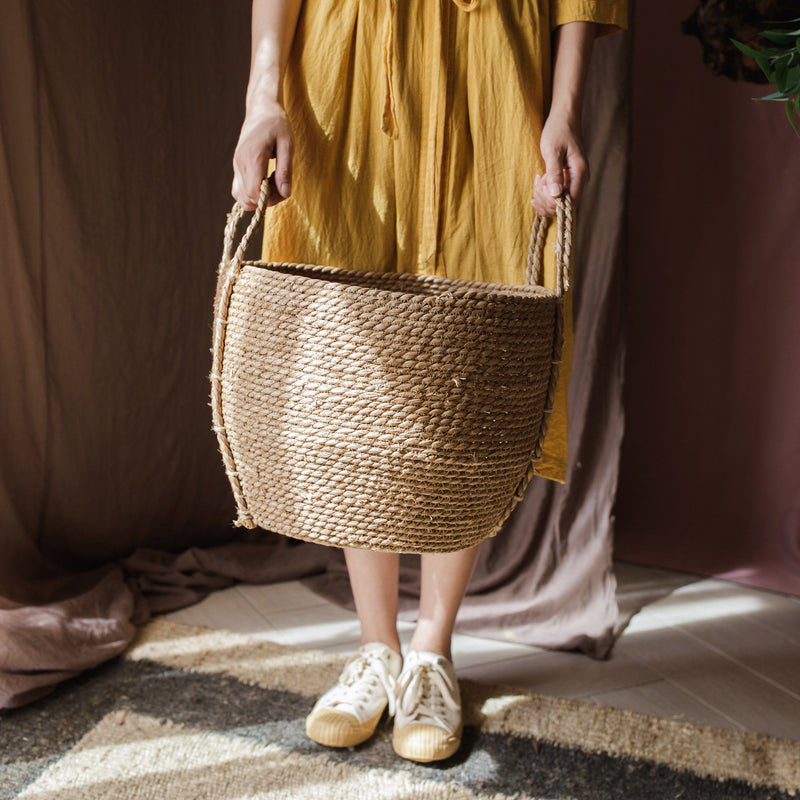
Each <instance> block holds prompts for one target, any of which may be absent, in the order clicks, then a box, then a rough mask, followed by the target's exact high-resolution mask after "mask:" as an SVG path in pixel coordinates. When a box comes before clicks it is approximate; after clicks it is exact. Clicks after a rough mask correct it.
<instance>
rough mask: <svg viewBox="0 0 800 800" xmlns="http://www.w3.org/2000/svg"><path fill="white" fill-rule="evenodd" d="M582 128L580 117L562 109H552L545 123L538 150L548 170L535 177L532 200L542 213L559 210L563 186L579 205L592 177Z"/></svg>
mask: <svg viewBox="0 0 800 800" xmlns="http://www.w3.org/2000/svg"><path fill="white" fill-rule="evenodd" d="M580 127H581V126H580V120H578V119H576V118H575V117H574V116H571V115H568V114H564V113H560V112H551V113H550V115H549V116H548V117H547V121H546V122H545V124H544V128H543V130H542V138H541V141H540V143H539V149H540V150H541V151H542V158H544V164H545V170H546V172H545V174H544V175H537V176H536V177H535V178H534V179H533V199H532V200H531V204H532V205H533V207H534V208H535V209H536V211H537V212H538V213H539V214H541V215H542V216H546V217H551V216H553V214H555V213H556V202H555V199H556V198H557V197H558V196H559V195H560V194H561V192H562V190H563V189H566V190H567V191H568V192H569V193H570V195H571V196H572V200H573V202H574V203H575V204H576V205H577V203H578V201H579V200H580V196H581V192H582V191H583V187H584V186H585V185H586V182H587V181H588V180H589V165H588V163H587V162H586V156H585V154H584V149H583V143H582V141H581V135H580Z"/></svg>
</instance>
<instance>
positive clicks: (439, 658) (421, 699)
mask: <svg viewBox="0 0 800 800" xmlns="http://www.w3.org/2000/svg"><path fill="white" fill-rule="evenodd" d="M479 552H480V545H476V546H475V547H470V548H469V549H468V550H460V551H458V552H455V553H425V554H424V555H423V556H422V565H421V568H422V585H421V591H420V601H419V618H418V619H417V627H416V628H415V630H414V635H413V637H412V638H411V642H410V644H409V646H408V655H407V656H406V660H405V663H404V665H403V671H402V672H401V673H400V677H399V678H398V679H397V708H396V713H395V721H394V732H393V734H392V745H393V746H394V749H395V752H396V753H397V754H398V755H400V756H402V757H403V758H408V759H410V760H411V761H421V762H428V761H440V760H442V759H445V758H449V757H450V756H451V755H453V753H455V752H456V750H458V748H459V745H460V744H461V730H462V718H461V692H460V691H459V687H458V678H457V677H456V673H455V670H454V669H453V664H452V661H451V658H452V656H451V653H450V640H451V638H452V635H453V626H454V625H455V621H456V614H457V613H458V607H459V606H460V605H461V600H462V599H463V597H464V592H465V591H466V588H467V583H469V579H470V576H471V575H472V570H473V569H474V567H475V562H476V560H477V558H478V553H479Z"/></svg>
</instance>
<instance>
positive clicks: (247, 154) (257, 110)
mask: <svg viewBox="0 0 800 800" xmlns="http://www.w3.org/2000/svg"><path fill="white" fill-rule="evenodd" d="M293 153H294V140H293V138H292V130H291V128H290V126H289V120H288V119H287V118H286V112H285V111H284V109H283V107H282V106H281V105H280V103H277V102H264V103H259V104H257V105H256V106H254V107H253V108H250V109H248V111H247V116H246V117H245V120H244V123H243V124H242V130H241V133H240V134H239V141H238V143H237V145H236V150H235V151H234V154H233V187H232V189H231V194H232V195H233V197H234V199H235V200H237V201H238V202H239V204H240V205H241V206H242V207H243V208H245V209H247V210H248V211H252V210H253V209H254V208H255V207H256V205H257V204H258V197H259V194H260V193H261V182H262V181H263V179H264V176H265V175H266V174H267V166H268V164H269V160H270V159H271V158H274V159H275V172H273V174H272V175H271V176H270V179H269V183H270V196H269V205H271V206H274V205H275V204H276V203H280V202H281V201H282V200H285V199H286V198H287V197H288V196H289V195H290V194H291V192H292V154H293Z"/></svg>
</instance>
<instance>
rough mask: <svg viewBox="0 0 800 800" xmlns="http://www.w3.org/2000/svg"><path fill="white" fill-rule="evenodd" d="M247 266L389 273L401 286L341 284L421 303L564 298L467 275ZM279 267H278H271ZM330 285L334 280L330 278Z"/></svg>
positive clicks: (306, 272)
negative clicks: (414, 289)
mask: <svg viewBox="0 0 800 800" xmlns="http://www.w3.org/2000/svg"><path fill="white" fill-rule="evenodd" d="M282 267H284V268H285V267H289V268H294V269H296V270H298V271H296V272H283V271H282V270H281V269H280V268H282ZM247 268H251V269H255V270H267V271H271V273H272V274H273V275H285V276H286V279H287V280H288V279H292V280H299V281H302V282H305V283H308V284H313V283H320V282H323V281H322V279H324V278H327V277H330V276H340V277H342V278H353V279H355V280H356V281H358V280H359V279H360V278H361V279H362V280H363V276H364V274H365V273H368V274H370V275H372V276H376V275H379V276H386V280H387V282H388V281H393V282H396V283H398V284H399V285H400V287H401V288H390V287H384V286H380V285H377V286H376V285H374V284H370V285H359V283H358V282H355V283H346V282H342V283H340V284H339V285H340V286H341V287H342V290H343V291H348V292H356V293H360V292H370V293H379V294H384V295H388V296H393V297H397V298H403V299H405V300H417V301H418V302H420V303H430V304H435V303H440V302H442V300H450V299H464V300H489V301H492V302H501V303H510V304H523V305H524V304H527V303H529V302H530V300H532V299H544V300H553V301H560V300H562V298H561V296H559V295H558V294H557V292H555V291H554V290H553V289H548V288H547V287H545V286H539V285H530V284H504V283H487V282H485V281H471V280H466V279H464V278H449V277H445V276H442V275H431V274H427V273H417V272H381V273H377V272H370V271H367V270H357V269H345V268H343V267H335V266H330V265H323V264H307V263H302V262H294V261H262V260H250V261H243V262H242V271H243V272H244V271H245V270H246V269H247ZM271 268H277V269H271ZM328 283H329V284H330V281H328ZM403 284H408V286H409V287H413V286H415V285H419V286H424V287H426V288H428V289H430V288H433V289H438V290H440V291H438V292H436V293H434V294H429V293H427V292H421V291H408V288H407V287H404V286H403Z"/></svg>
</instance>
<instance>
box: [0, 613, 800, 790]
mask: <svg viewBox="0 0 800 800" xmlns="http://www.w3.org/2000/svg"><path fill="white" fill-rule="evenodd" d="M343 661H344V658H343V657H341V656H336V655H331V654H328V653H325V652H321V651H316V652H309V651H303V650H298V649H295V648H288V647H282V646H279V645H275V644H272V643H271V642H266V641H264V640H261V639H258V638H257V637H255V636H247V635H240V634H232V633H227V632H220V631H211V630H208V629H205V628H192V627H187V626H184V625H175V624H173V623H169V622H166V621H163V620H157V621H155V622H152V623H151V624H150V625H148V626H146V627H145V628H144V629H142V631H141V633H140V636H139V638H138V640H137V641H136V642H135V644H134V645H133V647H132V648H131V649H130V650H129V651H128V652H127V654H126V655H125V656H124V657H121V658H118V659H116V660H115V661H113V662H110V663H108V664H106V665H104V666H102V667H100V668H98V669H96V670H94V671H92V672H90V673H85V674H84V675H82V676H81V677H80V678H78V679H75V680H73V681H70V682H69V683H66V684H64V685H62V686H61V687H60V688H59V689H58V690H57V691H56V693H54V694H53V695H51V696H49V697H47V698H45V699H44V700H41V701H39V702H38V703H35V704H33V705H31V706H28V707H24V708H21V709H17V710H14V711H10V712H5V713H4V714H3V715H2V718H0V798H3V800H6V799H7V798H28V799H29V800H33V799H34V798H36V799H37V800H39V799H41V800H44V798H48V800H51V799H52V800H56V799H57V800H103V798H114V800H127V799H128V798H131V799H132V800H133V799H134V798H135V799H136V800H139V798H141V800H206V799H208V800H247V799H248V798H287V799H288V798H292V799H294V798H303V800H313V798H324V800H338V799H339V798H341V800H357V799H359V798H363V800H411V799H412V798H420V799H422V798H426V799H427V798H430V800H440V799H441V800H444V799H445V798H447V800H477V799H478V798H480V799H481V800H483V798H487V799H488V798H491V800H505V799H506V798H509V799H510V798H514V800H533V799H535V800H544V799H545V798H546V799H547V800H557V799H558V800H560V799H562V798H563V800H567V799H569V800H611V798H613V799H614V800H621V799H622V798H625V799H626V800H627V798H631V799H632V800H649V799H650V798H652V800H665V799H666V798H681V799H682V800H694V799H695V798H725V800H736V798H748V800H761V798H771V799H772V800H782V798H788V797H790V796H795V792H796V790H797V789H798V787H800V744H798V743H797V742H789V741H784V740H779V739H774V738H771V737H767V736H761V735H757V734H749V733H738V732H734V731H728V730H718V729H714V728H706V727H699V726H694V725H689V724H686V723H682V722H675V721H671V720H662V719H656V718H652V717H647V716H644V715H641V714H635V713H631V712H626V711H620V710H617V709H611V708H604V707H599V706H594V705H590V704H586V703H579V702H575V701H569V700H562V699H558V698H552V697H544V696H540V695H536V694H533V693H530V692H526V691H521V690H518V689H511V688H509V687H503V686H496V685H487V684H479V683H474V682H469V681H463V682H462V690H463V694H464V709H465V725H466V727H465V736H464V742H463V745H462V747H461V750H460V751H459V752H458V753H457V754H456V755H455V756H454V757H453V758H452V759H450V760H448V761H446V762H442V763H440V764H438V765H434V766H424V765H421V764H414V763H411V762H408V761H404V760H403V759H401V758H399V757H398V756H396V755H395V753H394V751H393V750H392V747H391V728H390V725H389V723H388V722H386V721H385V720H384V721H383V722H382V723H381V726H380V727H379V729H378V732H377V733H376V735H375V737H373V739H371V740H370V741H369V742H367V743H365V744H364V745H361V746H360V747H356V748H352V749H349V750H344V751H338V750H330V749H326V748H323V747H320V746H319V745H317V744H315V743H314V742H311V741H309V740H308V739H306V737H305V736H304V733H303V724H304V717H305V715H306V713H307V712H308V711H309V710H310V708H311V706H312V704H313V701H314V698H315V697H316V696H317V694H318V693H319V692H321V691H322V690H323V689H325V688H327V687H328V686H329V685H330V684H331V683H332V681H333V680H334V679H335V678H336V676H337V674H338V672H339V669H340V668H341V665H342V663H343ZM798 794H800V792H798Z"/></svg>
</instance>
